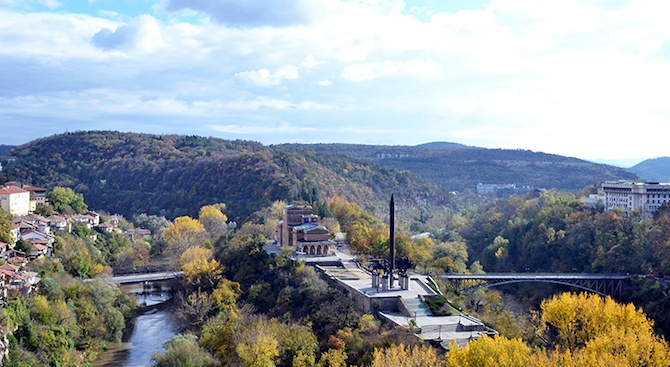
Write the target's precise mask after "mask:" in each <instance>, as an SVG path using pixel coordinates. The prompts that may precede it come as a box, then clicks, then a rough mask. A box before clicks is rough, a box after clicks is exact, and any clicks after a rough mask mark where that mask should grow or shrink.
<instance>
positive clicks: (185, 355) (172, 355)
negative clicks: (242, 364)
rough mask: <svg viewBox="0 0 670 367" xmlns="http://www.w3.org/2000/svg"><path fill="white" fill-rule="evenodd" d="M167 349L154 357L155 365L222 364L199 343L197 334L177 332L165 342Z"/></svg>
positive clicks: (205, 366)
mask: <svg viewBox="0 0 670 367" xmlns="http://www.w3.org/2000/svg"><path fill="white" fill-rule="evenodd" d="M165 347H166V351H165V353H163V352H158V353H156V354H154V356H153V357H152V359H153V361H154V364H153V365H154V366H155V367H217V366H220V365H221V364H220V363H219V361H217V360H216V358H214V357H212V356H211V355H210V354H209V353H208V352H207V351H206V350H204V349H202V348H201V347H200V346H199V345H198V340H197V337H196V336H195V335H182V334H177V335H175V336H173V337H172V339H170V340H168V341H167V342H166V343H165Z"/></svg>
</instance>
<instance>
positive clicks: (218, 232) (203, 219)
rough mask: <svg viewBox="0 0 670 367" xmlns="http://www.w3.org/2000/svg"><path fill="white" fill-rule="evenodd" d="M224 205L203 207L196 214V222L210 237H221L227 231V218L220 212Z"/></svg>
mask: <svg viewBox="0 0 670 367" xmlns="http://www.w3.org/2000/svg"><path fill="white" fill-rule="evenodd" d="M225 207H226V205H225V204H215V205H205V206H203V207H202V208H200V211H199V212H198V221H199V222H200V224H202V225H203V227H204V228H205V230H206V231H207V232H209V234H210V235H211V236H212V237H218V236H222V235H224V234H225V233H226V231H227V230H228V225H227V224H226V222H227V221H228V217H227V216H226V215H225V214H223V212H222V211H221V210H222V209H225Z"/></svg>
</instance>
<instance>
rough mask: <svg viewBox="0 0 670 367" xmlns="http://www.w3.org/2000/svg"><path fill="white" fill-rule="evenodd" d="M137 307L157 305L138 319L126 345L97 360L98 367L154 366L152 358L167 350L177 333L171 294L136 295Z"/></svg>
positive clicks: (126, 338) (147, 293)
mask: <svg viewBox="0 0 670 367" xmlns="http://www.w3.org/2000/svg"><path fill="white" fill-rule="evenodd" d="M133 295H134V296H135V298H137V304H138V305H140V306H142V305H147V306H156V307H155V308H150V309H149V310H148V311H146V312H144V313H143V314H140V315H138V316H137V318H135V325H134V327H133V328H132V330H131V331H129V332H128V333H127V335H125V336H124V338H123V342H121V343H119V344H116V345H112V346H110V349H109V350H108V351H107V352H106V353H105V354H104V355H102V357H101V358H100V359H99V360H98V361H96V362H95V363H94V364H93V366H94V367H145V366H151V364H152V363H151V357H152V356H153V355H154V353H156V352H158V351H163V352H164V351H165V348H164V347H163V344H164V343H165V342H166V341H168V340H170V338H172V337H173V336H174V335H175V334H176V333H177V331H178V330H177V327H176V325H175V324H174V322H173V321H172V318H171V317H172V303H173V301H171V300H170V293H169V292H168V291H161V290H158V291H153V292H145V293H139V294H133Z"/></svg>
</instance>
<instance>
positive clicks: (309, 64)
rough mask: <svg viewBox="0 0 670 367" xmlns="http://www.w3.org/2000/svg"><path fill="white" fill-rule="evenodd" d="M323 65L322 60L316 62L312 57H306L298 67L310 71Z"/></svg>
mask: <svg viewBox="0 0 670 367" xmlns="http://www.w3.org/2000/svg"><path fill="white" fill-rule="evenodd" d="M325 63H326V61H324V60H317V59H315V58H314V56H312V55H307V57H305V59H304V60H303V61H302V62H301V63H300V66H301V67H303V68H305V69H312V68H315V67H317V66H321V65H323V64H325Z"/></svg>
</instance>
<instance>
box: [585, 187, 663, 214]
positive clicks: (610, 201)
mask: <svg viewBox="0 0 670 367" xmlns="http://www.w3.org/2000/svg"><path fill="white" fill-rule="evenodd" d="M598 196H599V198H600V200H601V201H602V204H603V205H604V207H605V211H608V210H614V209H621V210H622V211H623V212H624V213H625V214H626V215H627V216H628V215H631V214H632V213H633V212H636V211H637V212H640V213H642V215H643V216H645V217H649V216H651V215H653V214H654V212H656V211H657V210H658V209H659V208H660V207H661V206H662V205H663V204H665V203H670V183H659V182H631V181H607V182H603V183H602V184H600V187H599V188H598Z"/></svg>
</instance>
